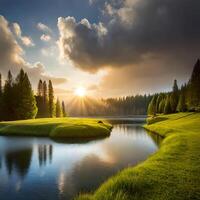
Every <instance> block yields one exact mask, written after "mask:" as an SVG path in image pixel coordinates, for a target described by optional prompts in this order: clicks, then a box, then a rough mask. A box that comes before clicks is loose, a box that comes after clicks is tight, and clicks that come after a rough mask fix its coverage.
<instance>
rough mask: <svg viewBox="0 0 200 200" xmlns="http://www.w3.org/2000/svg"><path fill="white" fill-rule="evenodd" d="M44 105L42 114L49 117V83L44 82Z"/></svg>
mask: <svg viewBox="0 0 200 200" xmlns="http://www.w3.org/2000/svg"><path fill="white" fill-rule="evenodd" d="M42 97H43V105H42V115H43V117H49V109H48V107H49V105H48V94H47V83H46V81H44V82H43V94H42Z"/></svg>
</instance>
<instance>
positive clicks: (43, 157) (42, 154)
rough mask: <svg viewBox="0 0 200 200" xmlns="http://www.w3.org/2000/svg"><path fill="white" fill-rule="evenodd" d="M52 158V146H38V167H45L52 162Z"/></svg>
mask: <svg viewBox="0 0 200 200" xmlns="http://www.w3.org/2000/svg"><path fill="white" fill-rule="evenodd" d="M52 156H53V146H52V144H50V145H46V144H45V145H41V144H39V145H38V160H39V165H40V167H41V166H43V165H44V166H45V165H46V164H47V162H48V163H51V162H52Z"/></svg>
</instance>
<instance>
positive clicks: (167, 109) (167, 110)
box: [164, 94, 172, 114]
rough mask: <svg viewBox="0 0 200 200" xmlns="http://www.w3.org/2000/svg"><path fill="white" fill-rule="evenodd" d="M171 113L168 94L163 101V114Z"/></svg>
mask: <svg viewBox="0 0 200 200" xmlns="http://www.w3.org/2000/svg"><path fill="white" fill-rule="evenodd" d="M169 113H172V109H171V104H170V94H168V95H167V98H166V100H165V107H164V114H169Z"/></svg>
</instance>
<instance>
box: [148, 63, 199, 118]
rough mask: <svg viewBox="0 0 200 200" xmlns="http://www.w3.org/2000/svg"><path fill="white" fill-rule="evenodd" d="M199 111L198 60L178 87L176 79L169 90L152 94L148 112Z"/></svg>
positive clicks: (152, 113) (153, 113)
mask: <svg viewBox="0 0 200 200" xmlns="http://www.w3.org/2000/svg"><path fill="white" fill-rule="evenodd" d="M186 111H200V60H199V59H198V60H197V62H196V64H195V65H194V68H193V71H192V75H191V77H190V79H189V81H188V82H187V83H185V84H183V85H182V86H181V88H178V85H177V80H174V84H173V87H172V91H171V92H167V93H164V92H162V93H158V94H155V95H153V97H152V100H151V101H150V103H149V106H148V114H149V115H156V114H157V113H164V114H170V113H175V112H186Z"/></svg>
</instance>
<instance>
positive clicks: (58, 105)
mask: <svg viewBox="0 0 200 200" xmlns="http://www.w3.org/2000/svg"><path fill="white" fill-rule="evenodd" d="M56 117H62V110H61V106H60V100H59V98H57V101H56Z"/></svg>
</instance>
